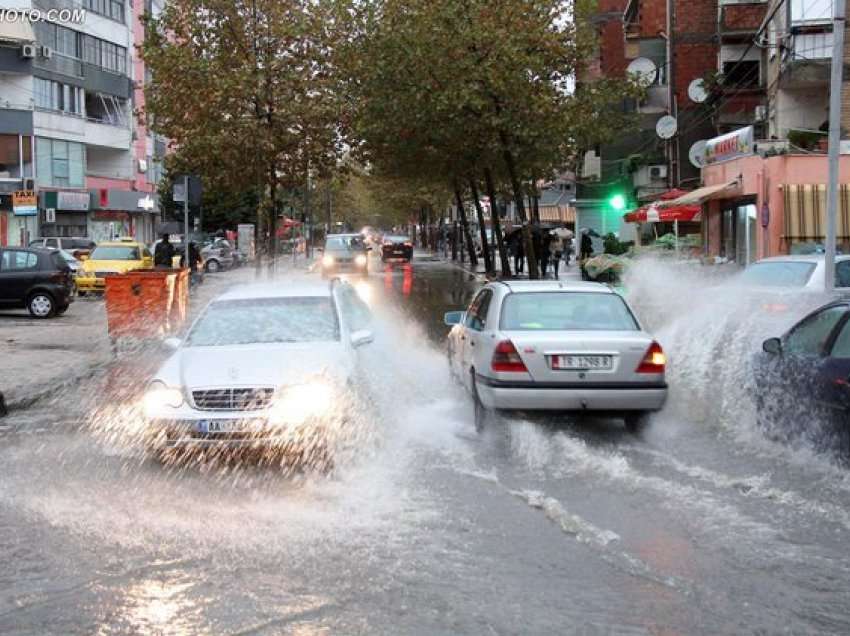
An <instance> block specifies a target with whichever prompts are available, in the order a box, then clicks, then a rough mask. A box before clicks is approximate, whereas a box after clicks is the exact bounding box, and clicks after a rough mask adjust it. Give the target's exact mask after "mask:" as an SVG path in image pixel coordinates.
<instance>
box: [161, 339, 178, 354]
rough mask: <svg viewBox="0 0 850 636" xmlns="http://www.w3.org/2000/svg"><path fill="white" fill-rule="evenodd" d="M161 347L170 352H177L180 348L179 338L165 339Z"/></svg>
mask: <svg viewBox="0 0 850 636" xmlns="http://www.w3.org/2000/svg"><path fill="white" fill-rule="evenodd" d="M162 344H163V346H165V348H166V349H169V350H171V351H177V349H179V348H180V344H181V340H180V338H166V339H165V340H163V341H162Z"/></svg>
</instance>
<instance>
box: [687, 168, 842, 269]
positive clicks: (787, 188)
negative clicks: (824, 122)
mask: <svg viewBox="0 0 850 636" xmlns="http://www.w3.org/2000/svg"><path fill="white" fill-rule="evenodd" d="M702 180H703V184H704V188H703V189H702V192H703V193H704V194H703V195H702V196H703V201H704V214H703V221H702V223H703V226H702V230H703V245H704V249H705V253H706V254H707V255H709V256H722V257H726V258H729V259H730V260H735V261H736V262H738V263H740V264H742V265H744V264H746V263H748V262H752V261H754V260H756V259H759V258H764V257H767V256H776V255H779V254H789V253H796V252H806V251H811V250H812V249H813V248H815V247H816V246H817V245H822V244H823V242H824V240H825V238H826V183H827V157H826V155H822V154H820V155H817V154H811V155H804V154H787V155H778V156H772V157H761V156H758V155H753V156H748V157H741V158H737V159H730V160H728V161H724V162H722V163H717V164H713V165H709V166H705V167H704V168H703V169H702ZM839 182H840V184H841V186H840V191H839V194H840V196H839V210H838V223H837V229H838V232H837V234H838V246H839V249H842V250H843V251H845V252H850V156H842V157H841V163H840V173H839Z"/></svg>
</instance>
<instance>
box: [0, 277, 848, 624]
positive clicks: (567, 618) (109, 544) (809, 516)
mask: <svg viewBox="0 0 850 636" xmlns="http://www.w3.org/2000/svg"><path fill="white" fill-rule="evenodd" d="M645 267H646V271H645V272H644V274H646V276H644V277H643V278H640V277H638V278H636V279H635V280H632V281H629V282H628V283H627V289H628V294H629V296H630V297H631V298H632V300H633V301H634V302H635V305H636V307H637V308H638V313H639V315H640V317H641V319H642V320H643V321H644V322H645V323H646V324H647V325H648V326H651V328H652V329H653V331H654V333H655V334H656V336H657V337H658V339H659V340H660V341H661V342H662V344H663V345H664V346H665V348H666V350H667V352H668V354H669V356H670V360H671V362H670V376H669V378H668V379H669V381H670V384H671V387H672V392H671V400H670V404H669V405H668V407H667V408H666V409H665V411H664V412H662V413H661V414H659V415H658V416H657V417H656V418H655V419H654V421H653V423H652V425H651V426H650V428H649V429H648V430H647V431H646V432H645V433H644V434H642V435H641V436H640V437H636V436H633V435H629V434H627V433H626V432H625V431H624V429H623V427H622V424H621V423H620V422H617V421H613V420H611V421H609V420H593V419H584V420H581V421H572V420H569V419H567V418H542V419H536V420H525V419H522V418H513V419H506V420H505V421H502V422H500V423H498V424H496V425H494V426H492V427H490V428H489V429H488V430H486V431H485V432H484V433H483V434H481V435H477V434H475V432H474V429H473V426H472V408H471V404H470V403H469V401H468V399H467V398H466V397H465V396H464V395H463V394H462V393H461V392H460V391H459V390H458V389H457V388H456V387H455V386H453V385H452V383H451V381H450V380H449V377H448V373H447V367H446V362H445V352H444V349H443V348H442V345H441V342H442V338H443V336H444V335H445V333H446V328H445V327H444V326H443V325H442V322H441V317H442V313H443V312H444V311H447V310H450V309H457V308H462V307H463V305H464V304H465V302H467V301H468V299H469V297H470V295H471V294H472V292H473V290H474V289H475V287H476V282H475V281H474V280H472V279H471V278H470V277H469V276H468V275H467V274H465V273H464V272H462V271H460V270H458V269H455V268H452V267H450V266H447V265H444V264H440V263H430V262H424V261H415V262H414V263H413V265H412V266H409V267H396V268H393V269H391V270H388V271H386V272H382V271H379V272H376V273H374V274H372V275H371V276H370V277H369V279H368V280H367V281H361V282H359V283H358V290H359V292H360V293H361V295H362V297H363V298H366V299H367V300H368V302H369V303H370V304H371V305H372V306H373V309H374V310H375V312H376V315H377V319H376V327H377V328H376V341H375V343H373V344H372V345H370V346H369V347H367V348H365V349H363V350H362V351H363V357H362V360H361V362H362V364H363V366H364V368H365V369H366V371H367V375H368V377H369V380H370V385H371V386H372V391H371V392H370V403H369V404H368V406H367V407H366V408H364V413H365V414H366V415H365V417H366V419H367V421H368V422H367V423H368V424H369V426H370V427H371V429H372V430H373V431H374V433H375V434H374V436H373V437H372V438H369V441H368V443H364V444H363V449H362V452H361V453H360V454H359V455H358V456H357V457H356V458H354V459H353V460H352V461H351V462H348V463H346V464H345V465H344V466H341V467H339V469H338V470H337V471H336V472H335V474H334V475H332V476H331V477H322V476H316V475H311V474H309V473H308V474H303V475H296V476H291V475H290V476H284V475H282V474H280V473H279V472H278V471H275V470H274V469H270V468H263V467H257V466H249V465H248V466H236V467H233V466H220V467H216V466H206V465H204V466H177V467H175V466H163V465H160V464H159V463H156V462H153V461H150V460H146V459H144V456H143V455H142V454H141V453H139V452H138V450H137V449H135V448H133V445H132V444H127V443H123V442H122V439H121V437H120V435H116V430H117V429H116V428H115V427H112V428H110V430H109V431H108V433H107V434H103V429H102V428H101V426H102V425H101V424H99V423H98V420H97V417H98V415H97V413H100V414H101V415H100V417H102V413H103V412H104V411H105V410H108V409H109V408H110V407H114V406H115V405H116V403H118V402H120V401H121V400H127V401H130V398H129V397H128V396H129V395H131V394H132V391H130V390H127V391H125V392H123V393H121V392H117V391H116V390H115V389H114V386H115V382H114V381H113V383H112V384H110V383H109V381H108V379H106V378H96V379H94V380H92V381H91V382H89V383H86V384H82V385H80V386H78V387H76V388H74V389H72V390H70V391H68V392H67V393H66V394H64V395H62V396H55V397H54V399H53V400H51V402H50V403H49V404H41V405H36V406H34V407H33V408H32V409H31V410H30V411H29V412H23V413H19V414H13V415H12V416H10V418H7V420H6V421H4V422H3V424H4V426H7V427H8V431H9V432H7V433H6V434H4V435H2V436H0V475H2V479H0V563H2V564H3V567H2V568H0V633H3V634H297V635H314V634H588V635H589V634H665V635H666V634H741V633H753V634H847V633H850V598H848V597H850V585H848V583H850V556H848V551H847V537H848V532H850V479H848V472H847V471H846V470H845V469H844V468H842V467H841V465H840V463H838V462H837V461H836V460H835V458H834V457H833V456H831V455H830V454H828V453H822V452H819V451H817V450H816V449H813V448H811V447H809V446H807V445H806V444H797V443H790V441H789V440H778V441H777V440H773V439H767V438H766V437H765V436H764V435H763V434H762V432H761V431H760V430H759V428H758V427H757V426H756V424H755V419H754V413H753V407H752V405H751V402H750V399H749V397H748V393H747V390H746V384H747V369H748V362H747V359H748V356H750V355H751V354H752V353H754V352H755V351H757V350H758V348H759V346H760V343H761V340H762V339H763V338H765V337H768V336H772V335H778V333H772V332H770V333H767V331H769V330H772V329H778V328H779V326H778V325H777V324H774V322H775V321H771V322H770V324H769V325H767V326H765V325H763V324H761V322H760V321H758V320H753V319H751V318H752V317H751V316H750V315H749V314H746V316H745V318H744V319H740V318H737V319H736V318H735V315H736V314H735V311H734V307H732V310H730V308H729V306H728V303H732V304H733V305H735V303H737V302H738V301H737V299H736V297H735V296H734V294H731V295H730V294H729V293H728V292H724V291H723V290H722V288H721V289H714V290H709V289H708V288H707V284H708V283H707V282H706V281H700V280H699V276H698V275H695V277H694V278H688V276H687V275H685V274H683V273H681V272H677V273H675V275H671V274H669V273H665V272H664V271H663V268H660V267H659V266H658V265H657V264H654V263H648V264H646V265H645ZM649 275H651V278H652V279H653V280H655V281H656V282H655V283H654V284H653V285H647V284H645V283H642V282H641V281H642V280H644V281H645V280H649V279H650V276H649ZM665 277H666V278H665ZM285 279H286V277H284V280H283V281H282V284H285ZM234 280H235V279H234ZM700 283H703V284H704V285H703V287H704V289H705V291H703V288H700V287H695V286H698V285H700ZM695 289H697V290H698V291H699V293H698V294H695V291H694V290H695ZM803 311H804V308H803V307H802V306H801V307H799V308H797V307H795V309H794V311H793V312H790V313H789V315H786V316H783V317H782V318H781V320H783V321H791V320H792V318H793V317H798V316H797V315H795V316H792V315H791V314H799V313H802V312H803ZM151 356H153V358H152V359H153V360H155V359H156V357H155V356H154V354H151ZM151 356H146V357H145V358H144V359H145V360H146V362H145V363H144V364H140V367H139V368H148V367H149V366H151V362H150V360H149V359H148V358H150V357H151ZM116 373H117V371H116ZM110 386H111V387H113V389H112V390H110V389H109V388H108V387H110ZM105 387H107V388H105ZM116 394H117V395H122V397H121V398H117V397H115V396H116ZM110 412H111V413H112V415H111V417H113V418H119V419H120V417H121V416H120V414H119V415H116V414H115V413H116V410H115V409H113V410H112V411H110ZM93 413H94V415H93ZM93 421H94V422H95V424H94V425H92V422H93Z"/></svg>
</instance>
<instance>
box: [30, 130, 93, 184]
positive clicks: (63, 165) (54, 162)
mask: <svg viewBox="0 0 850 636" xmlns="http://www.w3.org/2000/svg"><path fill="white" fill-rule="evenodd" d="M85 157H86V152H85V146H84V145H83V144H79V143H75V142H72V141H61V140H59V139H46V138H44V137H38V138H37V139H36V159H37V162H38V184H39V185H40V186H46V187H59V188H61V187H66V188H82V187H84V186H85V172H86V170H85V163H86V161H85Z"/></svg>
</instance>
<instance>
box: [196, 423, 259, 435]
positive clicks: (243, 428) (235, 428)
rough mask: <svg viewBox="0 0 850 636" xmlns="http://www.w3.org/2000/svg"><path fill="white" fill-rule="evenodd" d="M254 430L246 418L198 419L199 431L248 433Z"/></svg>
mask: <svg viewBox="0 0 850 636" xmlns="http://www.w3.org/2000/svg"><path fill="white" fill-rule="evenodd" d="M253 430H255V428H254V426H252V423H251V422H250V421H248V420H199V421H198V432H199V433H248V432H251V431H253Z"/></svg>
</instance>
